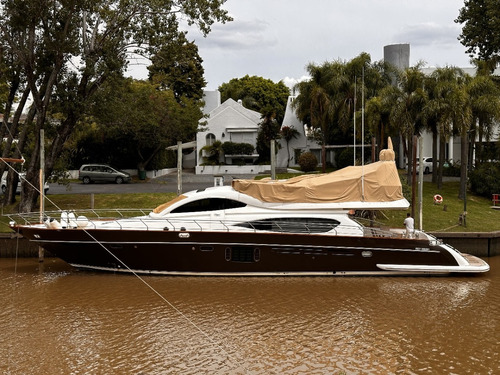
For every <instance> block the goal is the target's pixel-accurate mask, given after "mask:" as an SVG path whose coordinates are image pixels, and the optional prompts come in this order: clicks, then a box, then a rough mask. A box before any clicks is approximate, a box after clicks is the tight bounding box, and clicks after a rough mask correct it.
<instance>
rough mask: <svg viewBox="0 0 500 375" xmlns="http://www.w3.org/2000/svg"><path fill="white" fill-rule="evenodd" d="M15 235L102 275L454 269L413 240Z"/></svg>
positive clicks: (449, 258) (446, 257)
mask: <svg viewBox="0 0 500 375" xmlns="http://www.w3.org/2000/svg"><path fill="white" fill-rule="evenodd" d="M19 229H20V231H21V233H22V234H23V235H24V236H25V237H27V238H29V239H30V240H32V241H35V242H37V243H39V244H40V245H41V246H42V247H44V248H45V249H46V250H48V251H49V252H50V253H52V254H53V255H55V256H57V257H59V258H61V259H63V260H64V261H66V262H67V263H69V264H71V265H74V266H76V267H81V268H89V269H96V270H106V271H128V272H131V271H133V272H137V273H153V274H186V275H195V274H206V275H277V274H303V275H315V274H317V275H329V274H331V275H334V274H344V273H346V274H348V273H359V274H371V273H383V272H386V273H389V272H390V271H383V269H382V268H381V267H380V265H385V264H390V265H416V266H430V267H431V268H432V267H437V269H439V267H440V266H443V267H445V268H447V269H448V268H450V267H451V268H453V267H455V266H457V265H458V264H457V261H456V260H455V258H454V257H453V255H452V254H451V253H450V252H449V251H448V250H446V249H444V248H443V247H441V246H439V245H434V246H430V245H429V241H427V240H419V239H404V238H384V237H348V236H326V235H314V234H289V233H255V232H238V233H235V232H209V231H203V232H201V231H200V232H197V231H193V232H177V231H143V230H119V231H114V230H95V229H90V230H85V231H84V230H81V229H62V230H54V229H45V228H33V227H20V228H19ZM447 272H449V271H446V273H447ZM408 273H411V272H408Z"/></svg>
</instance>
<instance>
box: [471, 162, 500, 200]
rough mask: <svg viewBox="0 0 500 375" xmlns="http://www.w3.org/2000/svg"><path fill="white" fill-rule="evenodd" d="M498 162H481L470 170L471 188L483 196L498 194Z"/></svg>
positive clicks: (499, 171) (488, 196)
mask: <svg viewBox="0 0 500 375" xmlns="http://www.w3.org/2000/svg"><path fill="white" fill-rule="evenodd" d="M498 176H500V163H498V162H496V163H482V164H481V165H480V166H479V167H478V168H474V170H472V171H471V172H470V176H469V177H470V187H471V190H472V191H473V192H474V193H475V194H477V195H481V196H483V197H487V198H491V194H500V178H498Z"/></svg>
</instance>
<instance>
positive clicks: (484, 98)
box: [468, 75, 500, 166]
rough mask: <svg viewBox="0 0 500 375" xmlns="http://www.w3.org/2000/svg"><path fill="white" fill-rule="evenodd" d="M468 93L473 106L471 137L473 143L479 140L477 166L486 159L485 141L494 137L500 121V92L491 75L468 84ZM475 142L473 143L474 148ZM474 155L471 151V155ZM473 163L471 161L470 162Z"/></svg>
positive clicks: (480, 77)
mask: <svg viewBox="0 0 500 375" xmlns="http://www.w3.org/2000/svg"><path fill="white" fill-rule="evenodd" d="M468 93H469V95H470V99H471V105H472V123H471V129H470V135H471V139H472V141H474V140H475V138H476V135H477V138H478V142H477V146H476V160H475V163H476V166H478V165H479V164H480V163H481V162H482V161H483V159H484V157H483V150H482V144H483V139H486V141H488V140H489V139H490V137H491V136H492V132H493V131H492V129H493V125H494V123H495V122H496V121H498V120H499V119H500V90H499V88H498V86H497V85H496V84H495V82H494V81H493V79H492V78H491V76H489V75H477V76H476V77H474V78H473V79H471V80H470V82H469V84H468ZM473 145H474V142H472V147H474V146H473ZM472 154H473V150H470V152H469V155H472ZM469 163H471V160H469Z"/></svg>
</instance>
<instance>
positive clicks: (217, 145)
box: [200, 141, 224, 165]
mask: <svg viewBox="0 0 500 375" xmlns="http://www.w3.org/2000/svg"><path fill="white" fill-rule="evenodd" d="M203 151H205V152H206V153H207V156H205V157H204V158H205V163H207V164H208V165H220V163H221V161H220V159H221V156H222V153H223V151H224V150H223V148H222V142H221V141H215V142H214V143H212V144H211V145H206V146H203V147H202V149H201V150H200V153H201V152H203Z"/></svg>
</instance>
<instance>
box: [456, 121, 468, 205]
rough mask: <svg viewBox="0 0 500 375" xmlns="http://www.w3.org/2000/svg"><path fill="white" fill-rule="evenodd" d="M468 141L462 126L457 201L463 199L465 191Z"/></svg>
mask: <svg viewBox="0 0 500 375" xmlns="http://www.w3.org/2000/svg"><path fill="white" fill-rule="evenodd" d="M468 146H469V140H468V137H467V128H466V127H465V126H464V127H463V129H462V136H461V138H460V160H461V165H460V189H459V192H458V199H462V200H463V199H464V198H465V193H466V189H467V166H468V165H469V149H468Z"/></svg>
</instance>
